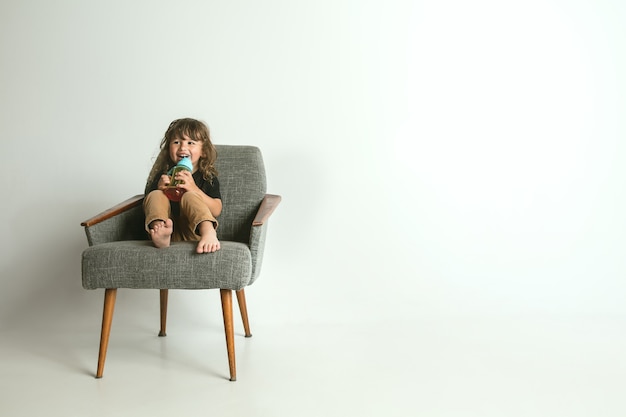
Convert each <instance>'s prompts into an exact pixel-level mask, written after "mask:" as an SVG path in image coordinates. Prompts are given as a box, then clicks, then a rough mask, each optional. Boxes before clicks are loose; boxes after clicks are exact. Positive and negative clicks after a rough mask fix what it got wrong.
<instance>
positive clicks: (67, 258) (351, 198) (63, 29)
mask: <svg viewBox="0 0 626 417" xmlns="http://www.w3.org/2000/svg"><path fill="white" fill-rule="evenodd" d="M168 3H170V2H151V1H119V0H112V1H107V2H95V1H90V2H89V1H71V0H57V1H43V0H20V1H17V0H4V1H2V3H0V23H1V24H0V33H1V36H0V45H1V46H0V53H1V55H0V59H1V61H0V65H1V67H0V74H1V75H0V136H1V142H0V143H1V145H0V146H1V149H2V156H3V163H4V166H3V172H4V175H3V185H4V187H3V189H4V198H3V202H2V205H1V206H0V207H1V209H0V210H1V211H0V213H1V216H2V217H1V218H2V220H3V223H4V227H3V229H4V232H3V237H4V239H3V241H4V243H3V249H2V251H1V255H0V261H1V280H2V291H0V314H1V316H0V318H1V325H2V326H3V327H4V328H9V327H10V326H33V328H36V326H38V325H40V326H49V325H51V324H53V325H54V326H73V325H74V324H75V323H76V322H77V320H78V319H79V318H80V317H87V318H88V319H89V322H90V323H92V324H93V323H96V324H93V325H94V326H95V328H97V321H98V315H99V314H100V311H101V310H100V309H101V297H102V294H101V293H100V292H91V291H84V290H83V289H82V288H81V284H80V253H81V251H82V250H83V249H84V248H85V247H86V244H87V242H86V239H85V237H84V233H83V230H82V228H81V227H80V222H81V221H83V220H85V219H86V218H88V217H90V216H92V215H94V214H96V213H98V212H99V211H101V210H104V209H105V208H108V207H110V206H112V205H113V204H116V203H118V202H120V201H122V200H123V199H125V198H128V197H130V196H132V195H134V194H137V193H140V192H141V191H142V190H143V186H144V181H145V178H146V176H147V172H148V169H149V167H150V166H151V164H152V158H153V157H154V155H155V154H156V151H157V146H158V143H159V140H160V138H161V136H162V134H163V132H164V131H165V129H166V127H167V125H168V124H169V122H170V121H171V120H173V119H175V118H179V117H195V118H199V119H202V120H204V121H205V122H206V123H207V124H208V125H209V127H210V129H211V132H212V135H213V140H214V142H215V143H222V144H250V145H256V146H259V147H260V148H261V149H262V151H263V153H264V157H265V162H266V166H267V174H268V192H271V193H277V194H281V195H282V196H283V203H282V204H281V206H280V207H279V209H278V210H277V211H276V212H275V214H274V217H273V218H272V220H271V223H270V231H269V234H268V242H267V245H268V246H267V251H266V258H265V262H264V268H263V272H262V275H261V278H260V279H259V281H258V282H257V284H255V285H254V286H253V287H251V288H250V290H249V303H250V309H251V314H254V319H255V321H259V320H264V321H269V322H272V321H274V322H295V323H303V322H319V323H331V322H338V321H345V322H349V321H357V320H363V321H371V320H396V319H414V318H420V317H427V316H433V315H438V316H441V315H450V316H458V315H491V316H505V315H598V314H606V315H621V316H623V315H624V314H626V304H625V303H624V302H623V299H624V294H625V293H626V282H625V281H624V279H623V277H624V272H625V270H626V265H625V262H624V256H623V252H624V249H625V244H624V243H625V242H624V235H625V232H626V223H625V220H624V217H625V216H624V213H626V196H625V193H624V182H625V180H624V179H625V178H626V177H625V174H626V172H625V168H624V164H623V162H622V161H624V156H625V152H626V149H625V141H624V138H625V133H626V129H625V122H624V114H625V110H626V98H625V97H626V85H625V80H626V78H625V77H624V74H625V71H626V29H625V26H624V24H623V22H624V21H626V6H625V4H626V3H623V2H621V1H618V0H614V1H610V0H593V1H592V0H587V1H579V2H570V1H566V0H544V1H539V0H531V1H527V0H526V1H496V0H491V1H489V0H477V1H473V2H466V1H462V0H447V1H432V0H424V1H399V0H385V1H382V0H380V1H379V0H371V1H367V0H364V1H349V0H332V1H331V0H322V1H315V2H312V1H288V0H284V1H280V0H271V1H262V2H261V1H244V0H239V1H230V2H217V1H191V0H182V1H177V2H171V4H168ZM572 3H574V4H572ZM225 209H226V210H227V209H228V208H225ZM124 297H128V298H127V299H130V300H131V301H130V302H129V305H130V307H126V308H127V309H130V310H131V313H132V310H133V308H134V309H135V312H137V313H138V312H140V311H141V312H144V311H146V309H147V306H148V305H150V306H151V305H153V304H154V302H156V296H155V295H154V294H150V295H125V296H124ZM176 297H188V298H187V299H186V300H187V301H186V302H185V308H187V309H190V310H193V311H195V312H196V313H198V314H200V313H201V312H202V309H203V308H204V303H205V302H206V300H205V299H204V298H201V297H198V296H195V295H190V296H185V295H177V296H176ZM189 300H191V301H189ZM211 300H212V301H213V302H214V303H215V304H218V303H219V301H218V297H217V296H215V295H214V296H213V298H211ZM150 314H152V312H151V313H150Z"/></svg>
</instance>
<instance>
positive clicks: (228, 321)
mask: <svg viewBox="0 0 626 417" xmlns="http://www.w3.org/2000/svg"><path fill="white" fill-rule="evenodd" d="M220 296H221V298H222V315H223V316H224V332H225V333H226V350H227V351H228V368H229V369H230V380H231V381H236V380H237V370H236V365H235V328H234V326H233V293H232V290H222V289H221V290H220Z"/></svg>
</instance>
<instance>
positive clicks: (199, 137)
mask: <svg viewBox="0 0 626 417" xmlns="http://www.w3.org/2000/svg"><path fill="white" fill-rule="evenodd" d="M183 136H187V137H189V138H191V139H193V140H196V141H198V142H201V143H202V153H203V156H202V157H200V160H199V162H198V170H199V171H200V172H201V173H202V177H203V178H204V179H205V180H207V181H212V180H213V178H215V177H217V169H216V168H215V160H216V159H217V151H216V150H215V146H213V143H212V142H211V136H210V134H209V128H208V127H207V125H206V124H204V123H203V122H201V121H199V120H196V119H190V118H185V119H176V120H174V121H173V122H172V123H170V125H169V127H168V128H167V130H166V131H165V135H164V136H163V139H161V144H160V145H159V146H160V149H161V151H160V152H159V154H158V155H157V157H156V160H155V161H154V165H152V169H151V170H150V174H149V175H148V180H147V182H146V185H150V184H152V183H153V182H154V181H156V179H157V178H158V177H160V176H161V175H163V174H164V173H166V172H167V171H169V169H170V168H172V167H173V166H174V165H176V162H174V161H172V160H171V159H170V154H169V145H170V142H171V141H172V140H174V139H182V138H183Z"/></svg>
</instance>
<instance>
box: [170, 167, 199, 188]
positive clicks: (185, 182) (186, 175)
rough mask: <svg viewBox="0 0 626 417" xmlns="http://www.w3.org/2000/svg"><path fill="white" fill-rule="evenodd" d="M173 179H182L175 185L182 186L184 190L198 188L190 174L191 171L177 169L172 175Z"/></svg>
mask: <svg viewBox="0 0 626 417" xmlns="http://www.w3.org/2000/svg"><path fill="white" fill-rule="evenodd" d="M174 179H175V180H176V181H182V183H181V182H179V183H178V184H177V185H176V187H177V188H182V189H183V190H185V191H192V190H196V191H197V190H198V186H197V185H196V182H195V181H194V180H193V176H192V175H191V172H189V171H179V172H177V173H176V175H175V176H174Z"/></svg>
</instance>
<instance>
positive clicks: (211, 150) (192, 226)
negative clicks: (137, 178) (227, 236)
mask: <svg viewBox="0 0 626 417" xmlns="http://www.w3.org/2000/svg"><path fill="white" fill-rule="evenodd" d="M160 148H161V151H160V152H159V155H158V156H157V158H156V161H155V162H154V165H153V166H152V170H151V171H150V175H149V176H148V180H147V182H146V190H145V194H146V198H145V200H144V203H143V209H144V213H145V215H146V224H145V227H146V230H147V231H148V233H149V234H150V238H151V239H152V243H153V244H154V246H156V247H157V248H165V247H168V246H169V245H170V240H171V241H174V242H176V241H182V240H186V241H198V246H197V247H196V252H197V253H209V252H215V251H217V250H219V249H220V242H219V241H218V239H217V233H216V229H217V220H216V217H218V216H219V215H220V213H221V212H222V199H221V194H220V184H219V182H218V180H217V170H216V169H215V166H214V163H215V159H216V157H217V152H216V150H215V147H214V146H213V144H212V143H211V138H210V136H209V129H208V127H207V126H206V125H205V124H204V123H202V122H201V121H198V120H194V119H178V120H174V121H173V122H172V123H171V124H170V126H169V127H168V128H167V131H166V132H165V136H164V137H163V139H162V140H161V145H160ZM184 157H189V159H191V163H192V165H193V172H189V171H185V170H183V171H181V172H178V173H177V174H176V176H175V178H170V176H168V175H167V174H165V173H166V172H167V171H168V170H169V169H170V168H172V167H173V166H174V165H176V163H177V162H178V161H180V160H181V159H182V158H184ZM173 179H176V180H181V181H182V182H183V183H182V184H179V185H177V187H178V188H180V189H182V190H184V191H185V192H184V194H183V195H182V199H181V200H180V202H173V201H170V200H169V199H168V198H167V196H166V195H165V193H164V192H163V190H165V189H166V188H167V186H168V185H169V184H170V182H171V181H172V180H173Z"/></svg>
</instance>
